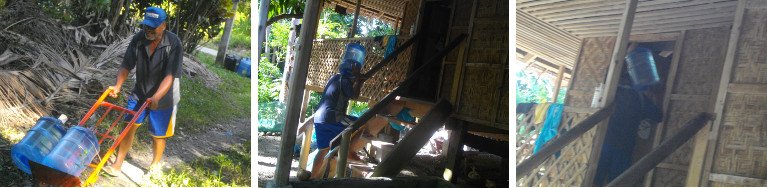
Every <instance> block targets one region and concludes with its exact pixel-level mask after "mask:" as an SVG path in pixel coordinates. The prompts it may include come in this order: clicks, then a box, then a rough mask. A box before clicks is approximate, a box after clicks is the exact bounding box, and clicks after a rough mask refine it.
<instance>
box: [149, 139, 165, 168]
mask: <svg viewBox="0 0 767 188" xmlns="http://www.w3.org/2000/svg"><path fill="white" fill-rule="evenodd" d="M163 152H165V138H154V142H152V153H153V154H154V158H152V164H151V165H149V169H154V168H157V165H158V163H159V162H160V159H162V153H163Z"/></svg>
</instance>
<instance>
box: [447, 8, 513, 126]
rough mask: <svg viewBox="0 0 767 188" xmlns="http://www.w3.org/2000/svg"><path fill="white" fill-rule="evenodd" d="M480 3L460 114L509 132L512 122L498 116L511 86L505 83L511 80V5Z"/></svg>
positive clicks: (458, 101) (458, 103)
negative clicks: (505, 79) (504, 92)
mask: <svg viewBox="0 0 767 188" xmlns="http://www.w3.org/2000/svg"><path fill="white" fill-rule="evenodd" d="M476 3H477V6H476V8H477V10H476V12H477V14H476V15H475V17H474V18H473V21H472V23H471V24H470V27H469V28H470V29H471V30H472V31H471V32H470V33H472V34H471V35H470V36H469V38H468V39H467V40H466V42H467V43H468V44H467V46H468V47H469V48H468V49H467V51H466V56H467V57H466V63H465V64H464V67H463V70H464V72H463V75H462V77H463V78H462V80H463V84H462V86H461V87H460V88H461V89H460V91H459V95H458V96H459V98H458V100H457V101H456V104H455V105H456V108H455V109H456V113H457V114H458V116H459V118H461V119H463V120H467V121H471V122H475V123H480V124H485V125H489V126H493V127H496V128H500V129H506V130H508V129H509V127H508V120H506V121H498V119H499V117H502V116H499V115H498V112H499V109H500V106H508V103H509V101H508V97H502V96H501V94H502V93H503V91H501V90H502V89H503V88H504V84H506V85H508V82H506V81H504V80H503V79H504V78H508V69H509V60H508V58H509V55H508V53H509V45H508V44H509V22H508V19H509V13H508V1H502V0H477V2H476ZM504 5H505V6H504ZM480 12H481V13H480ZM451 35H452V34H451ZM507 80H508V79H507ZM507 95H508V94H507ZM505 117H508V116H505ZM507 119H508V118H507Z"/></svg>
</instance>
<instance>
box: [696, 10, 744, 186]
mask: <svg viewBox="0 0 767 188" xmlns="http://www.w3.org/2000/svg"><path fill="white" fill-rule="evenodd" d="M745 9H746V1H745V0H739V1H738V8H737V9H736V11H735V21H734V22H733V25H732V29H731V30H730V41H729V44H728V45H727V55H725V57H724V66H723V70H722V78H721V79H720V80H719V91H718V92H717V94H716V96H717V97H716V104H715V106H714V113H715V114H716V119H714V123H713V127H711V129H710V134H709V137H708V146H707V149H706V151H707V152H706V158H705V159H704V163H703V174H702V177H703V178H701V180H700V184H699V185H701V186H708V179H709V178H708V177H709V174H711V168H712V165H713V162H714V161H713V160H714V150H715V149H716V143H717V141H718V140H719V136H720V135H719V129H721V126H722V118H723V117H724V114H722V113H724V103H725V100H726V99H727V88H728V87H727V86H728V85H729V84H730V79H731V77H732V72H733V70H732V69H733V66H734V65H735V56H736V55H737V53H738V51H737V50H738V42H739V40H740V31H741V29H742V28H741V27H743V14H745Z"/></svg>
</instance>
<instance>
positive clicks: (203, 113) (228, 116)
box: [176, 53, 251, 132]
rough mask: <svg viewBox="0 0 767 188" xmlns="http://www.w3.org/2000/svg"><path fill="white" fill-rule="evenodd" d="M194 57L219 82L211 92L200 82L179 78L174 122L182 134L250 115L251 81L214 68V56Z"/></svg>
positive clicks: (219, 67)
mask: <svg viewBox="0 0 767 188" xmlns="http://www.w3.org/2000/svg"><path fill="white" fill-rule="evenodd" d="M197 58H198V59H199V60H200V61H201V62H203V63H205V64H207V65H208V68H209V69H210V70H211V71H213V72H215V73H216V74H218V76H219V77H220V78H221V82H220V83H219V85H218V88H217V89H216V90H214V89H210V88H209V87H207V86H206V85H205V83H204V82H202V81H198V80H195V79H190V78H186V77H184V78H182V81H181V102H179V104H178V121H177V122H176V123H177V124H179V125H183V126H184V131H187V130H190V131H191V132H196V131H199V130H201V128H205V127H209V126H214V125H216V124H217V123H222V122H226V121H230V120H233V119H237V118H243V117H248V116H250V86H251V83H250V78H248V77H244V76H240V75H238V74H237V73H234V72H231V71H229V70H226V69H224V68H223V67H221V66H216V65H213V61H214V59H215V57H214V56H212V55H208V54H204V53H198V54H197ZM187 128H190V129H187Z"/></svg>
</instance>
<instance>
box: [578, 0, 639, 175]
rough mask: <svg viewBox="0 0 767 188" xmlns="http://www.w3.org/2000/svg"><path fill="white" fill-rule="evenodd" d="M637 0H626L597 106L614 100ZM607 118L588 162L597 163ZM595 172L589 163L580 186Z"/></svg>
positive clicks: (595, 137)
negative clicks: (601, 99)
mask: <svg viewBox="0 0 767 188" xmlns="http://www.w3.org/2000/svg"><path fill="white" fill-rule="evenodd" d="M637 3H638V0H626V8H625V10H624V13H623V19H622V21H621V27H619V28H618V38H617V39H616V40H615V47H614V48H613V54H612V57H611V58H610V68H608V71H607V80H606V81H607V83H606V84H605V90H604V95H603V96H604V97H605V100H604V101H603V102H602V103H601V104H599V107H602V108H603V107H604V106H605V105H606V104H612V103H613V101H614V100H615V92H616V91H617V89H618V80H619V78H620V75H621V69H622V68H623V59H624V57H626V47H627V44H628V42H629V41H628V39H629V36H630V35H631V34H630V33H631V26H632V25H633V23H634V14H635V12H636V8H637ZM607 119H608V120H606V121H603V122H602V123H600V124H599V125H598V126H597V130H596V132H597V133H596V135H595V136H594V141H593V142H592V146H591V154H590V155H589V162H588V164H598V163H599V156H600V153H601V151H602V144H603V142H604V138H605V134H606V133H607V124H608V122H609V119H610V118H609V117H608V118H607ZM596 172H597V165H589V167H587V168H586V174H585V175H584V178H583V183H582V184H581V186H584V187H590V186H592V184H593V183H594V182H593V180H594V176H595V174H596Z"/></svg>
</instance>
